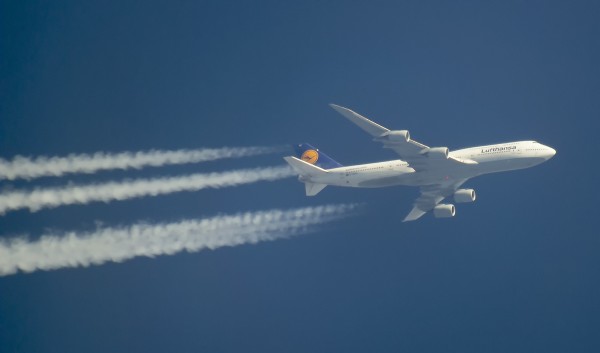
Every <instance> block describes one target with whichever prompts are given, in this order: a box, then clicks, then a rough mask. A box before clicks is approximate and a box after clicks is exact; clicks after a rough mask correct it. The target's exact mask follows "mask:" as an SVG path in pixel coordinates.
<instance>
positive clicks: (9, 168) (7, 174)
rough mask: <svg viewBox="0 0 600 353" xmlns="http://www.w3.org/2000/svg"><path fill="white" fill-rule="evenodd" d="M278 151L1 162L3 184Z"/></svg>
mask: <svg viewBox="0 0 600 353" xmlns="http://www.w3.org/2000/svg"><path fill="white" fill-rule="evenodd" d="M277 150H278V148H275V147H223V148H205V149H196V150H175V151H161V150H151V151H140V152H122V153H115V154H111V153H104V152H98V153H95V154H70V155H68V156H66V157H47V156H40V157H36V158H30V157H23V156H16V157H14V158H13V159H12V160H10V161H9V160H6V159H2V158H0V180H2V179H8V180H14V179H34V178H39V177H43V176H61V175H64V174H69V173H88V174H90V173H95V172H97V171H100V170H109V169H140V168H144V167H160V166H164V165H169V164H186V163H199V162H207V161H213V160H217V159H223V158H239V157H245V156H255V155H260V154H267V153H273V152H276V151H277Z"/></svg>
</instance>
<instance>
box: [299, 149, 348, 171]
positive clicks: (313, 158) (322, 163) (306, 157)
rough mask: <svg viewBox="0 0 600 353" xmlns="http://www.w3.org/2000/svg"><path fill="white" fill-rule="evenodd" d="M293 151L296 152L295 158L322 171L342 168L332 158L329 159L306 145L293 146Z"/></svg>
mask: <svg viewBox="0 0 600 353" xmlns="http://www.w3.org/2000/svg"><path fill="white" fill-rule="evenodd" d="M294 151H295V152H296V158H298V159H301V160H303V161H305V162H306V163H310V164H314V165H316V166H318V167H321V168H323V169H333V168H339V167H342V165H341V164H339V163H338V162H336V161H334V160H333V158H331V157H329V156H328V155H326V154H325V153H323V152H321V151H319V149H317V148H315V147H313V146H311V145H309V144H308V143H301V144H298V145H294Z"/></svg>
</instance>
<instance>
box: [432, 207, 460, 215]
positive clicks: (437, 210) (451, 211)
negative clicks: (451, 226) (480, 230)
mask: <svg viewBox="0 0 600 353" xmlns="http://www.w3.org/2000/svg"><path fill="white" fill-rule="evenodd" d="M455 214H456V208H455V207H454V205H451V204H439V205H437V206H435V207H434V208H433V215H434V216H435V218H450V217H454V215H455Z"/></svg>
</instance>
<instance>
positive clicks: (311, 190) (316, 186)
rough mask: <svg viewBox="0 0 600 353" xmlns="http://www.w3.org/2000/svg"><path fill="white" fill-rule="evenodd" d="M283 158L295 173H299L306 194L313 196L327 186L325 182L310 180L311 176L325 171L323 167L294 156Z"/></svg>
mask: <svg viewBox="0 0 600 353" xmlns="http://www.w3.org/2000/svg"><path fill="white" fill-rule="evenodd" d="M283 159H285V161H286V162H288V164H289V165H290V166H292V168H293V169H294V170H295V171H296V173H298V174H300V178H299V179H300V181H302V182H303V183H304V186H305V187H306V196H315V195H316V194H318V193H319V192H320V191H321V190H323V189H325V187H326V186H327V184H321V183H313V182H312V181H310V180H311V177H315V176H318V175H321V174H325V173H327V171H326V170H325V169H323V168H320V167H317V166H315V165H312V164H309V163H307V162H305V161H303V160H300V159H298V158H296V157H283Z"/></svg>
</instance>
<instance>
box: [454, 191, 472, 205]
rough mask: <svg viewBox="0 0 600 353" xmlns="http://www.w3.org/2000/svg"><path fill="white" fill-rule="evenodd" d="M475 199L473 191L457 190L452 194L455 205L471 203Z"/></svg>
mask: <svg viewBox="0 0 600 353" xmlns="http://www.w3.org/2000/svg"><path fill="white" fill-rule="evenodd" d="M476 198H477V194H475V190H473V189H459V190H456V192H455V193H454V201H455V202H456V203H463V202H473V201H475V199H476Z"/></svg>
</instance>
